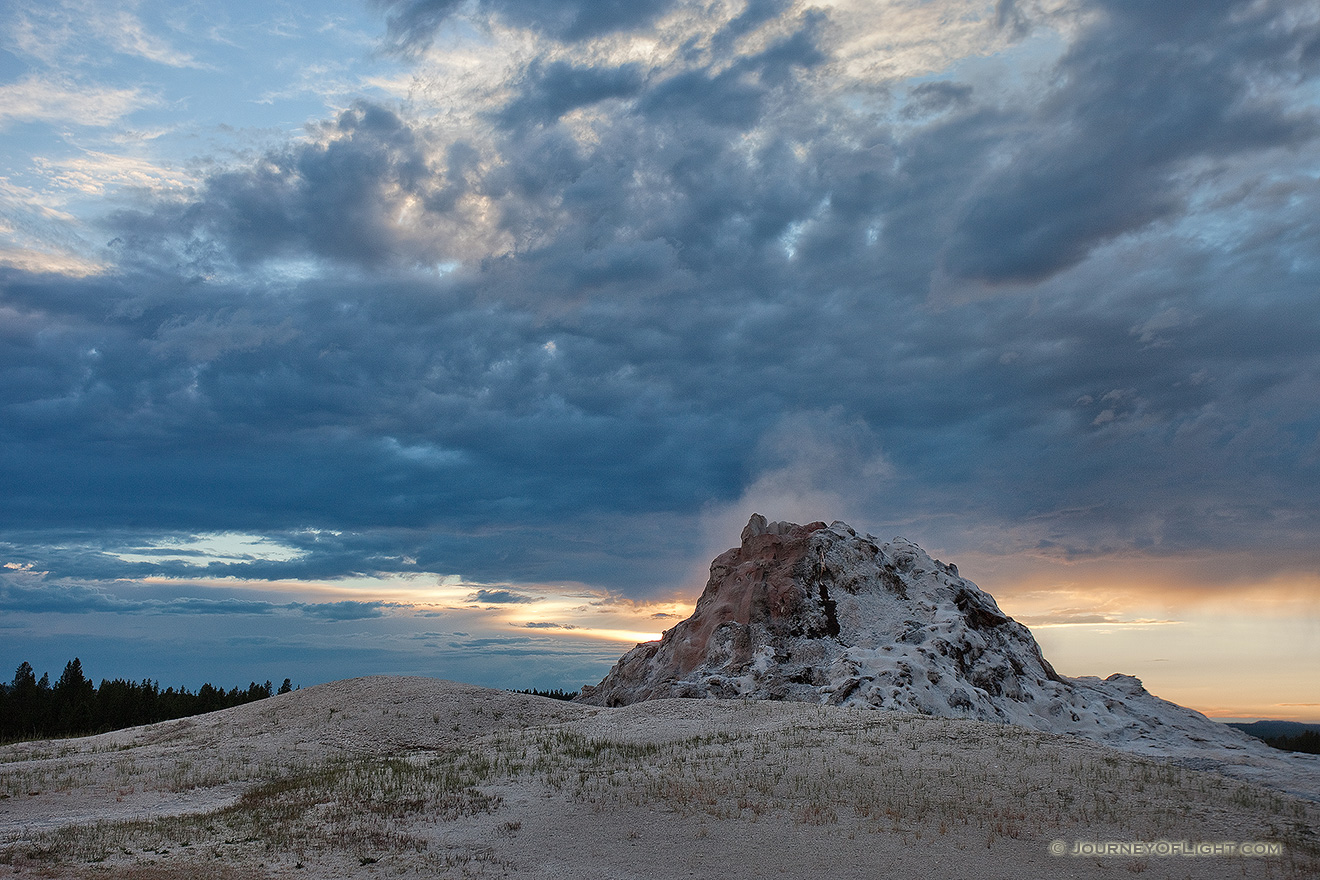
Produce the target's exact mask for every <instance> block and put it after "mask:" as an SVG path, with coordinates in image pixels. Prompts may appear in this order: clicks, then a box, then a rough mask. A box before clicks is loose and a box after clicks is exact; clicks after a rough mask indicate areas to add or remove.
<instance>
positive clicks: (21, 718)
mask: <svg viewBox="0 0 1320 880" xmlns="http://www.w3.org/2000/svg"><path fill="white" fill-rule="evenodd" d="M291 690H293V684H292V682H291V681H290V680H289V679H287V678H286V679H284V683H283V684H282V685H280V687H279V690H278V691H276V690H275V689H274V686H273V685H272V684H271V683H270V682H269V681H267V682H266V683H265V684H257V683H256V682H255V681H254V682H252V683H251V684H250V685H248V686H247V688H237V687H234V688H230V689H229V690H225V689H224V688H218V687H215V686H214V685H212V684H210V683H209V682H208V683H206V684H204V685H202V686H201V687H200V688H198V689H197V691H196V692H193V691H190V690H188V689H187V688H185V687H181V688H177V689H176V688H173V687H167V688H165V689H164V690H161V687H160V683H159V682H156V681H152V680H150V679H143V680H142V681H140V682H134V681H129V680H127V679H123V678H116V679H114V680H113V681H109V680H107V679H104V678H103V679H101V686H100V687H96V686H95V685H93V684H92V682H91V680H90V679H88V678H87V676H86V675H85V674H84V672H83V668H82V661H81V660H79V659H78V658H77V657H74V658H73V659H72V660H70V661H69V662H68V663H67V664H65V666H64V672H63V673H62V674H61V675H60V677H59V680H58V681H56V682H55V684H53V685H52V684H51V683H50V675H49V674H48V673H44V674H42V676H41V678H40V679H39V680H38V678H37V676H36V674H35V672H34V671H33V669H32V664H30V663H28V662H27V661H26V660H25V661H23V663H22V664H21V665H20V666H19V667H18V669H17V671H16V672H15V673H14V680H13V681H12V682H11V683H9V684H0V740H18V739H46V738H50V737H59V736H85V735H87V734H92V733H105V732H106V731H108V730H119V729H120V728H124V727H136V726H137V725H139V724H152V723H154V722H157V721H168V720H170V719H172V718H183V717H185V716H188V715H200V714H201V713H203V712H214V711H215V710H217V709H228V708H230V707H233V706H241V705H243V704H244V703H251V702H253V701H254V700H261V699H265V698H266V697H269V696H270V695H271V694H273V693H281V694H285V693H288V692H289V691H291Z"/></svg>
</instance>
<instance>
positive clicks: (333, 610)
mask: <svg viewBox="0 0 1320 880" xmlns="http://www.w3.org/2000/svg"><path fill="white" fill-rule="evenodd" d="M180 589H186V587H181V588H180ZM408 607H410V606H404V605H400V604H399V603H395V602H380V601H368V602H359V601H352V600H346V601H340V602H311V603H308V602H291V603H287V604H276V603H273V602H266V601H262V600H252V599H238V598H235V597H232V596H222V597H212V596H205V595H203V596H173V597H169V598H160V597H143V598H138V597H133V596H124V595H116V594H114V593H112V592H109V591H108V590H107V589H105V588H101V587H97V586H88V585H85V584H61V583H47V582H45V581H43V580H36V579H32V578H22V579H20V578H17V577H14V576H12V575H5V574H0V609H3V610H5V611H11V612H24V613H28V614H95V613H109V614H177V615H185V616H193V615H199V614H200V615H208V616H209V615H233V614H239V615H251V614H258V615H270V614H299V615H303V616H306V617H312V618H318V619H322V620H363V619H368V618H376V617H383V616H384V615H385V613H386V612H387V611H388V610H389V609H391V608H405V609H406V608H408Z"/></svg>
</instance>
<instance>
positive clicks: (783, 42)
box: [0, 0, 1320, 627]
mask: <svg viewBox="0 0 1320 880" xmlns="http://www.w3.org/2000/svg"><path fill="white" fill-rule="evenodd" d="M376 6H377V7H378V8H379V10H380V11H381V13H382V25H381V26H382V30H383V34H382V46H383V47H384V50H385V51H390V52H394V53H396V54H397V56H398V57H400V58H404V59H406V61H407V63H408V64H409V65H411V68H412V70H413V71H414V80H413V86H412V88H411V92H410V96H409V98H408V99H407V100H398V101H390V100H385V99H382V98H380V97H379V96H377V97H374V98H365V97H363V98H359V99H357V100H355V101H353V102H352V103H351V104H348V105H347V106H344V107H343V108H342V109H341V110H340V111H339V112H337V113H335V114H332V115H330V116H328V117H326V118H325V119H323V120H321V121H320V122H318V123H316V124H314V125H312V126H310V127H309V128H308V129H307V131H306V132H305V134H304V135H303V136H301V137H297V138H290V139H286V140H284V141H282V142H280V143H278V144H276V145H274V146H271V147H269V148H267V149H264V150H262V151H260V152H259V153H258V154H256V155H251V156H247V157H243V158H241V159H240V160H237V161H230V162H227V163H224V164H223V165H218V166H215V167H213V168H212V170H210V171H208V172H206V173H204V174H202V175H201V176H200V177H199V178H198V180H199V182H198V184H197V185H196V186H195V187H192V188H191V189H189V190H186V191H174V192H172V193H171V194H170V195H168V196H166V195H156V196H152V195H149V194H148V195H143V196H142V197H141V198H140V199H138V200H137V201H136V202H135V203H133V204H131V205H124V204H123V203H122V202H121V203H118V205H117V206H116V207H115V208H114V209H113V210H107V211H105V212H104V213H103V214H102V215H101V217H100V219H99V220H98V221H97V222H99V223H101V224H102V230H103V235H102V238H103V240H105V241H108V242H110V245H109V247H108V249H107V251H106V252H105V254H104V255H103V258H104V260H105V266H104V270H103V271H101V272H99V273H97V274H93V275H89V276H86V277H71V276H63V275H60V274H56V273H46V274H39V273H33V272H25V271H23V270H22V269H20V268H10V269H6V270H3V274H2V275H0V412H2V413H3V417H2V418H0V485H3V486H4V487H5V489H4V491H3V492H2V493H0V542H2V543H0V548H2V549H3V551H4V554H5V556H6V558H7V559H11V560H13V561H14V562H15V563H18V564H29V563H30V564H33V565H36V566H37V567H39V568H40V569H41V570H44V571H49V572H50V573H51V574H50V576H51V577H52V578H54V579H60V578H78V579H97V578H121V577H128V578H140V577H146V576H148V575H155V576H164V577H183V578H186V577H189V576H201V575H203V574H204V575H205V576H207V577H224V576H236V577H243V578H248V579H252V578H298V577H304V578H322V579H324V578H335V577H343V576H348V575H351V574H362V573H373V572H434V573H439V574H459V575H462V576H463V577H465V578H470V579H473V580H474V581H483V582H499V583H514V584H516V583H519V582H527V583H546V582H551V581H562V582H573V583H583V584H590V585H594V586H595V587H609V588H612V589H619V590H623V591H625V592H629V593H631V594H633V595H637V596H645V595H659V594H664V593H667V592H670V591H672V590H674V589H676V588H679V587H687V588H690V587H691V586H692V584H691V583H690V582H691V581H692V580H693V579H694V578H696V577H697V575H694V574H693V560H696V561H697V567H698V568H699V567H700V566H701V565H703V564H704V562H705V561H708V556H707V553H708V551H709V550H710V549H711V547H712V546H718V545H719V544H721V543H724V544H727V542H729V541H731V540H732V539H733V538H735V537H736V531H733V532H730V533H728V534H726V532H727V531H728V530H729V528H730V526H729V525H728V523H731V522H732V521H734V520H736V519H738V518H739V517H742V518H745V517H746V515H747V514H749V513H750V512H751V510H750V509H742V508H744V507H748V506H750V505H756V506H761V505H765V506H767V507H769V506H777V507H778V508H779V509H764V510H762V511H761V512H763V513H765V514H767V515H769V516H771V517H772V518H779V517H789V516H792V517H799V516H800V517H803V518H807V517H815V516H819V517H824V518H826V519H830V518H834V517H835V516H844V515H846V516H848V517H849V518H852V519H855V520H858V523H857V524H858V525H860V526H862V527H865V528H867V529H868V530H871V531H875V532H878V533H881V534H882V535H883V536H884V537H888V536H889V534H885V533H886V532H889V533H891V534H892V533H897V532H900V531H901V532H903V533H906V534H907V535H908V536H909V537H912V538H913V539H915V540H918V541H920V542H922V543H924V544H927V545H931V546H933V547H936V548H940V549H941V552H946V553H957V552H959V551H963V552H973V551H975V552H978V553H988V554H995V553H1001V554H1005V553H1019V552H1032V553H1036V554H1040V555H1043V556H1048V557H1053V558H1058V559H1064V560H1066V559H1075V558H1082V557H1093V556H1104V555H1109V554H1154V555H1177V554H1181V553H1203V552H1211V551H1220V550H1223V551H1251V552H1253V553H1257V554H1259V558H1260V562H1259V564H1260V565H1261V566H1262V569H1263V570H1264V569H1270V568H1271V567H1272V568H1274V569H1281V568H1288V567H1294V568H1296V567H1302V568H1308V567H1314V565H1315V564H1316V563H1317V561H1318V560H1316V558H1315V551H1314V535H1315V534H1316V533H1317V530H1318V529H1320V508H1317V504H1316V500H1315V499H1316V497H1317V493H1316V489H1317V485H1318V484H1320V480H1318V478H1320V413H1318V411H1317V409H1316V407H1315V402H1314V401H1315V393H1314V389H1315V388H1316V387H1317V384H1318V383H1320V301H1318V300H1317V298H1316V290H1317V282H1320V244H1317V243H1318V242H1320V228H1317V225H1318V221H1317V220H1316V218H1317V217H1320V186H1318V185H1317V182H1316V181H1317V179H1320V176H1318V175H1317V171H1318V170H1320V169H1317V163H1316V159H1315V157H1316V155H1317V149H1316V147H1317V143H1318V140H1317V138H1318V135H1320V129H1318V128H1317V123H1318V121H1320V116H1318V114H1317V111H1316V109H1315V104H1314V100H1313V95H1314V89H1315V88H1316V83H1317V74H1318V73H1320V48H1318V47H1320V15H1317V14H1316V13H1313V12H1308V11H1306V10H1302V9H1299V8H1298V6H1297V4H1295V3H1287V2H1281V0H1280V2H1274V0H1263V2H1249V3H1248V2H1229V0H1216V2H1213V3H1207V2H1195V3H1158V4H1148V3H1139V2H1126V0H1095V2H1087V3H1078V4H1045V3H1038V4H1029V3H1016V4H1015V3H999V4H997V5H996V6H994V7H991V5H990V4H982V5H978V4H971V3H949V4H947V6H948V10H949V11H956V12H958V13H959V15H960V16H961V17H960V18H959V21H961V22H963V24H961V25H960V28H964V29H963V30H958V31H956V32H955V31H950V32H949V34H948V35H947V36H942V34H941V33H939V32H933V31H931V30H930V29H929V28H925V26H924V25H923V24H922V20H921V19H919V18H917V17H916V16H918V15H919V14H925V13H924V12H923V11H922V10H918V8H917V6H916V5H912V4H905V3H895V4H892V6H893V9H892V10H891V13H892V16H891V19H890V20H891V22H892V23H891V25H890V27H891V28H892V31H891V32H889V33H884V32H882V31H881V30H879V29H878V26H877V25H876V24H875V23H874V22H875V19H872V18H870V17H868V16H869V15H870V14H871V13H869V12H868V11H867V10H865V9H862V8H861V7H858V8H853V6H851V5H849V4H846V3H839V4H834V5H831V6H829V7H827V8H825V9H823V10H822V9H817V8H806V7H805V6H803V5H799V4H794V3H790V2H773V0H753V2H751V3H747V4H743V3H732V2H730V3H723V4H713V5H710V6H706V5H701V6H697V5H694V4H688V3H685V2H680V0H675V2H672V3H648V4H635V3H615V2H604V0H597V2H588V0H581V2H574V3H559V4H554V5H553V9H550V7H547V6H546V4H544V3H530V2H529V3H523V2H519V0H483V2H477V3H461V4H460V3H454V2H446V0H383V2H379V3H377V4H376ZM983 7H984V8H983ZM923 9H924V7H923ZM906 22H914V23H913V24H911V26H908V25H906V24H904V23H906ZM969 22H970V24H969ZM923 28H924V29H923ZM955 36H956V39H955ZM125 45H128V44H127V43H125ZM135 45H138V44H135ZM162 45H163V44H158V43H151V42H142V43H141V44H140V46H141V47H144V48H142V49H141V51H142V52H146V51H147V50H148V49H151V51H153V52H157V51H165V50H164V49H163V48H161V46H162ZM881 45H890V46H894V47H898V48H896V49H894V50H893V52H892V53H891V54H889V55H886V54H885V52H884V51H883V50H881V49H879V48H875V47H877V46H881ZM153 46H154V47H156V48H152V47H153ZM474 47H480V48H481V51H482V52H483V53H484V55H483V56H482V57H483V58H485V59H487V60H485V61H483V62H481V63H480V64H476V63H474V64H472V65H470V66H469V67H468V68H464V70H458V69H457V68H456V66H455V65H457V63H458V62H457V61H456V60H455V59H461V58H466V57H468V56H467V55H464V54H463V53H464V52H467V51H476V49H475V48H474ZM900 50H901V51H900ZM125 51H127V50H125ZM135 51H136V50H135ZM490 59H495V60H490ZM900 61H901V64H900ZM175 62H177V63H178V64H184V63H186V62H188V59H187V58H186V57H183V56H179V57H178V58H176V59H175ZM175 62H170V63H175ZM22 83H28V84H29V85H30V84H31V82H30V81H27V80H24V81H22ZM20 85H22V84H21V83H20ZM22 87H23V88H27V86H26V85H23V86H22ZM10 88H11V89H12V88H19V86H13V87H10ZM115 94H116V95H118V94H120V92H115ZM129 98H133V100H137V98H134V97H133V96H132V95H129V96H128V97H125V98H124V100H123V101H121V102H120V104H113V105H112V106H111V107H110V109H109V110H106V111H105V112H107V113H110V112H113V113H116V114H122V113H126V112H129V111H130V110H131V109H132V101H131V100H129ZM121 104H122V106H121ZM826 508H828V509H826ZM783 511H789V512H783ZM812 511H816V512H815V513H813V512H812ZM707 529H715V530H717V531H718V532H719V535H718V536H717V537H715V538H713V539H712V538H710V537H709V536H708V535H707V534H705V531H706V530H707ZM226 531H242V532H244V533H251V534H259V535H264V536H267V537H269V538H270V539H271V540H274V541H278V542H279V543H280V544H281V545H282V546H287V547H291V548H295V549H296V551H297V552H296V553H295V554H292V555H291V556H290V557H289V558H280V559H272V558H252V559H227V560H211V561H209V562H206V563H204V564H201V563H196V562H195V561H194V562H189V561H188V560H186V559H178V558H174V559H161V560H151V559H143V558H138V557H133V558H132V559H126V558H125V557H124V556H123V555H120V554H121V553H123V552H125V551H126V549H127V548H129V547H131V546H140V545H142V543H143V542H144V541H147V540H152V539H154V538H158V537H163V536H169V535H197V534H202V533H216V532H226ZM971 574H972V576H973V577H975V574H974V573H971ZM481 592H482V593H484V594H485V598H484V599H481V598H479V599H478V601H485V602H492V603H515V604H516V603H519V602H521V601H524V599H525V597H522V595H521V594H520V593H519V592H517V591H511V590H490V591H488V590H482V591H481ZM478 596H480V594H478ZM34 601H36V600H34ZM88 601H90V599H89V600H88ZM334 608H340V606H327V607H326V608H325V609H324V612H312V611H307V612H306V613H326V614H332V613H339V612H337V611H334V610H333V609H334ZM373 609H374V606H373V608H366V606H363V607H362V608H357V607H356V606H354V607H353V608H348V606H343V607H342V610H344V612H345V613H347V612H349V611H352V612H354V613H366V612H369V611H372V610H373ZM158 610H168V609H165V608H161V609H158ZM553 623H554V622H553V621H549V620H545V621H542V620H539V619H538V620H537V621H531V622H527V623H525V626H527V627H549V626H551V625H553Z"/></svg>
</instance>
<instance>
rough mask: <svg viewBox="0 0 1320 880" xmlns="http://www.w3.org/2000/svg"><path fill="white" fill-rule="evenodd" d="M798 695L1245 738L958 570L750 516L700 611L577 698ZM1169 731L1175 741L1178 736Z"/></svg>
mask: <svg viewBox="0 0 1320 880" xmlns="http://www.w3.org/2000/svg"><path fill="white" fill-rule="evenodd" d="M665 697H698V698H700V697H719V698H735V697H741V698H751V699H764V700H793V701H801V702H812V703H830V704H834V705H844V706H858V707H863V706H865V707H873V708H877V709H896V710H900V711H905V712H916V713H920V714H923V715H936V716H948V717H966V718H977V719H981V720H987V721H1001V722H1011V723H1015V724H1021V725H1024V726H1027V727H1033V728H1036V729H1039V730H1048V731H1051V732H1056V733H1075V734H1079V735H1083V736H1087V737H1089V738H1093V739H1099V740H1102V741H1105V742H1110V743H1112V744H1115V745H1122V746H1124V747H1128V748H1136V749H1137V750H1141V748H1142V747H1144V746H1146V745H1149V746H1151V748H1150V750H1151V751H1161V752H1167V751H1169V749H1170V747H1171V743H1185V742H1189V741H1190V742H1196V743H1200V742H1214V743H1215V744H1216V745H1223V743H1224V742H1228V741H1231V742H1232V744H1233V745H1232V746H1231V747H1234V748H1239V747H1241V746H1240V743H1241V742H1243V741H1245V737H1244V736H1242V735H1239V734H1238V733H1237V731H1233V730H1231V729H1229V728H1226V727H1224V726H1223V725H1220V724H1215V723H1214V722H1212V721H1210V720H1209V719H1207V718H1206V717H1205V716H1204V715H1201V714H1200V713H1199V712H1195V711H1192V710H1190V709H1185V708H1183V707H1181V706H1177V705H1175V704H1173V703H1169V702H1166V701H1164V700H1161V699H1159V698H1158V697H1155V696H1153V695H1151V694H1150V693H1148V692H1147V691H1146V690H1145V689H1144V688H1143V687H1142V686H1141V682H1140V681H1139V680H1137V679H1136V678H1133V677H1132V676H1128V675H1113V676H1110V677H1109V678H1107V679H1104V680H1101V679H1099V678H1094V677H1085V678H1065V677H1063V676H1061V675H1059V674H1057V673H1056V672H1055V671H1054V668H1053V667H1052V666H1051V665H1050V664H1049V662H1048V661H1046V660H1045V658H1044V656H1043V655H1042V653H1041V650H1040V646H1039V645H1038V644H1037V643H1036V640H1035V638H1034V637H1033V636H1032V635H1031V632H1030V630H1028V629H1027V628H1026V627H1025V626H1023V625H1022V624H1020V623H1018V622H1017V621H1015V620H1013V619H1012V618H1010V617H1009V616H1008V615H1006V614H1004V613H1003V612H1002V611H1000V609H999V606H998V605H997V604H996V603H995V600H994V598H993V597H992V596H990V595H989V594H988V593H986V592H984V591H983V590H981V589H980V588H979V587H977V586H976V584H974V583H972V582H971V581H969V580H966V579H965V578H963V577H961V576H959V574H958V569H957V567H956V566H953V565H946V564H945V563H942V562H940V561H938V560H935V559H932V558H931V557H930V556H929V555H927V554H926V553H925V551H923V550H922V549H921V548H920V547H918V546H916V545H915V544H912V543H911V542H909V541H906V540H904V539H902V538H895V539H894V540H893V541H889V542H886V543H882V542H879V541H877V540H876V539H875V538H874V537H872V536H870V535H863V534H858V533H857V532H856V531H855V530H854V529H852V528H851V527H849V526H848V525H847V524H846V523H842V522H834V523H831V524H830V525H826V524H825V523H823V522H814V523H809V524H807V525H796V524H794V523H785V522H773V523H771V522H767V521H766V519H765V517H763V516H761V515H760V514H755V515H753V516H752V518H751V520H750V521H749V522H748V524H747V527H746V528H745V529H744V530H743V533H742V544H741V545H740V546H738V547H735V548H733V549H731V550H729V551H727V552H725V553H723V554H721V555H720V556H719V557H717V558H716V559H715V561H714V562H713V563H712V564H711V567H710V580H709V581H708V582H707V584H706V588H705V591H704V592H703V593H702V594H701V597H700V599H698V600H697V605H696V609H695V610H694V611H693V613H692V616H691V617H689V618H688V619H687V620H685V621H683V622H682V623H679V624H678V625H677V626H675V627H674V628H673V629H670V630H669V631H667V632H666V633H665V634H664V635H663V636H662V637H661V638H660V640H659V641H655V642H647V643H645V644H641V645H638V646H637V647H636V648H634V649H633V650H631V651H629V652H628V653H627V654H625V655H624V656H623V657H622V658H621V659H620V660H619V662H618V663H617V664H615V666H614V668H613V669H611V670H610V672H609V674H608V675H606V676H605V678H604V680H602V681H601V683H600V684H598V685H596V686H594V687H592V686H590V685H588V686H586V687H584V688H583V689H582V692H581V693H580V694H579V695H578V696H577V697H576V698H575V699H577V700H578V701H580V702H584V703H589V704H593V705H600V706H622V705H628V704H631V703H636V702H640V701H642V700H653V699H660V698H665ZM1170 737H1172V740H1170Z"/></svg>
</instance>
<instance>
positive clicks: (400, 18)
mask: <svg viewBox="0 0 1320 880" xmlns="http://www.w3.org/2000/svg"><path fill="white" fill-rule="evenodd" d="M375 3H376V5H377V6H379V7H381V8H383V9H385V10H387V13H388V14H387V17H386V21H387V23H388V27H389V32H388V41H389V44H390V45H391V46H392V47H393V48H394V49H396V50H399V51H402V52H405V53H410V52H416V51H418V50H421V49H425V48H426V47H427V46H429V45H430V44H431V41H432V40H433V39H434V38H435V33H436V31H437V30H439V29H440V28H441V26H443V25H444V24H445V22H447V21H448V20H450V19H451V18H452V17H453V16H454V14H455V13H456V12H457V11H458V10H459V8H460V7H462V6H463V5H464V4H463V2H462V0H375ZM674 5H675V3H674V0H655V2H648V3H634V2H630V0H556V2H553V3H546V2H543V0H480V2H478V3H477V4H476V6H477V8H478V9H479V10H480V12H481V13H483V14H487V15H495V16H497V17H500V18H503V19H505V20H507V21H508V22H509V23H511V24H514V25H517V26H521V27H530V28H534V29H536V30H538V31H540V32H542V33H545V34H547V35H548V36H551V37H554V38H556V39H561V40H566V41H570V42H573V41H577V40H582V39H588V38H591V37H598V36H601V35H604V34H609V33H614V32H616V31H626V30H635V29H637V28H641V27H645V26H646V25H649V24H651V23H652V22H654V21H655V20H656V19H657V18H659V17H661V16H662V15H664V14H665V13H666V12H668V11H669V10H670V9H672V8H673V6H674Z"/></svg>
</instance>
